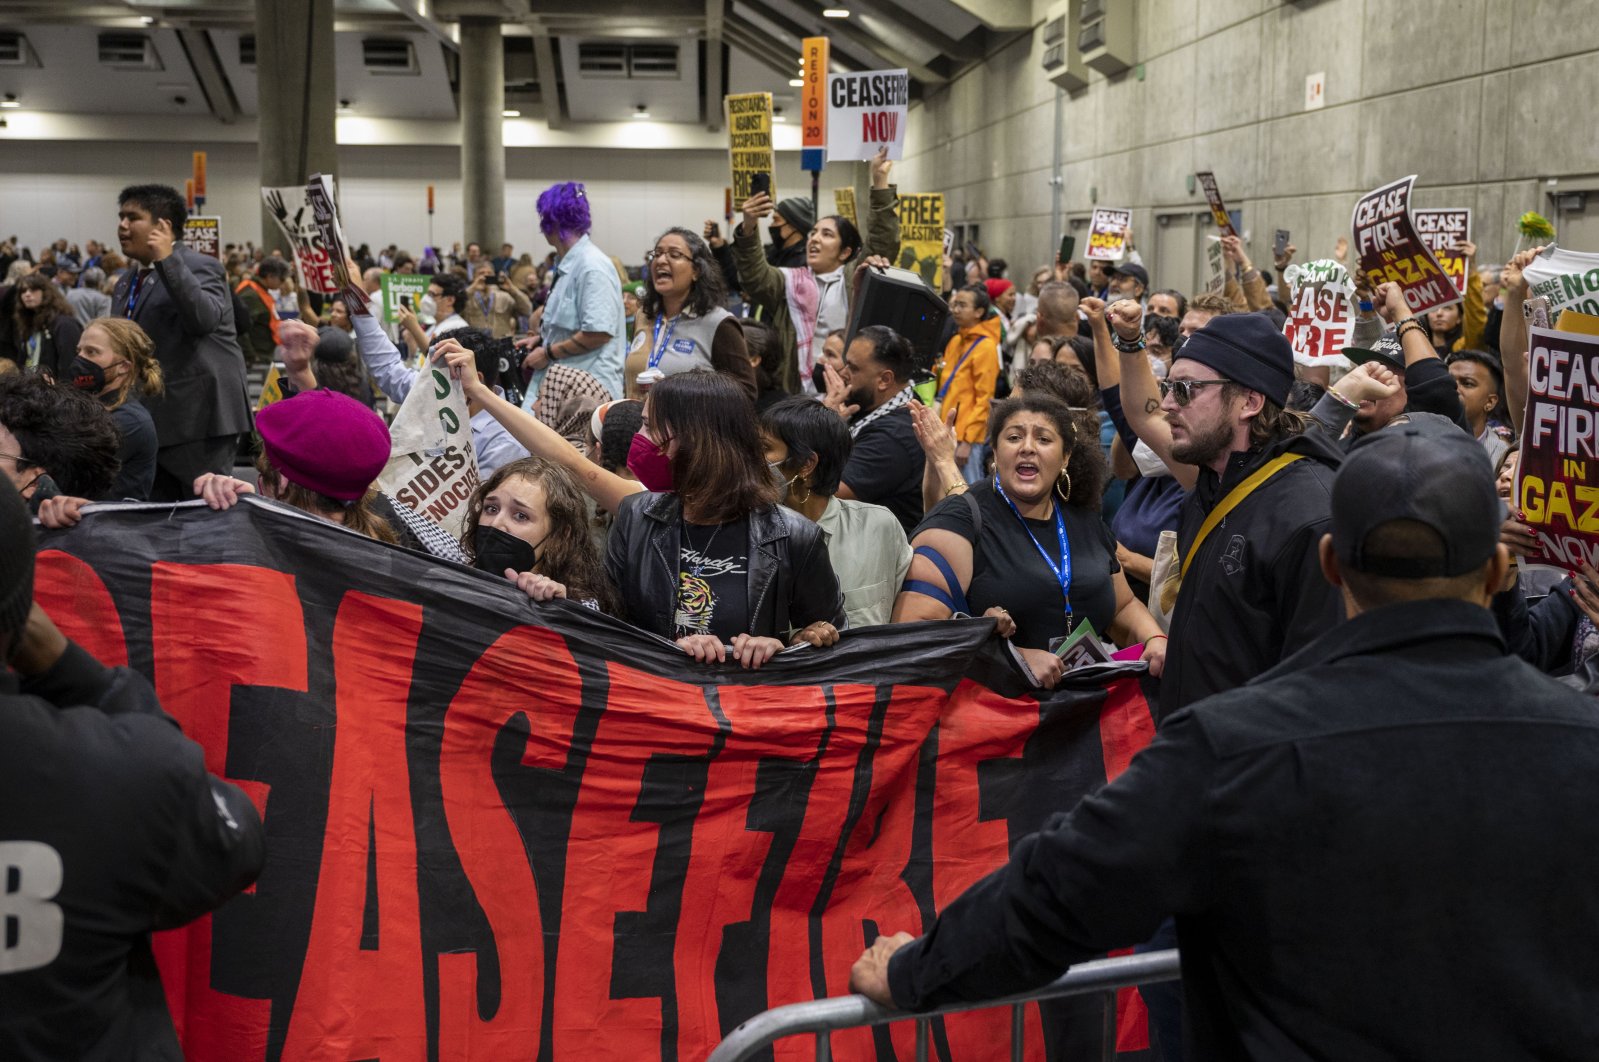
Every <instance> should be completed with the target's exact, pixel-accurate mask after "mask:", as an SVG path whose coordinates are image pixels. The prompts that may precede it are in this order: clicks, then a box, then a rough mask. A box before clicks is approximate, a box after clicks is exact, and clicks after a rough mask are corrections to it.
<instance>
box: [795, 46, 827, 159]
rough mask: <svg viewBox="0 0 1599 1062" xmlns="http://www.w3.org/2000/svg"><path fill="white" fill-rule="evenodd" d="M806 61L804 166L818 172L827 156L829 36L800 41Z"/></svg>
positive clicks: (802, 118) (802, 124) (802, 123)
mask: <svg viewBox="0 0 1599 1062" xmlns="http://www.w3.org/2000/svg"><path fill="white" fill-rule="evenodd" d="M800 55H801V56H802V57H803V58H804V60H805V72H804V73H803V74H801V75H800V78H801V79H802V80H803V81H804V82H805V85H804V87H803V88H801V89H800V144H801V151H800V168H801V169H804V170H810V171H811V172H815V171H817V170H820V169H821V168H822V164H823V163H824V162H825V161H826V158H827V152H826V148H827V55H828V48H827V38H826V37H806V38H805V39H804V40H803V41H801V42H800Z"/></svg>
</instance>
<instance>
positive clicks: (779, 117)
mask: <svg viewBox="0 0 1599 1062" xmlns="http://www.w3.org/2000/svg"><path fill="white" fill-rule="evenodd" d="M772 121H774V122H786V121H788V115H786V114H774V115H772Z"/></svg>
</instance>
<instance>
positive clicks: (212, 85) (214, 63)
mask: <svg viewBox="0 0 1599 1062" xmlns="http://www.w3.org/2000/svg"><path fill="white" fill-rule="evenodd" d="M178 44H179V45H180V46H182V48H183V54H184V57H185V58H186V59H188V61H189V69H190V70H192V71H193V72H194V79H195V80H196V81H198V82H199V83H200V91H201V92H203V93H204V94H205V102H206V104H207V105H208V106H209V107H210V108H211V113H212V114H213V115H215V116H216V120H217V121H219V122H221V123H222V124H223V125H232V124H233V123H234V122H236V121H238V119H239V101H238V100H236V99H234V97H233V87H232V86H231V85H229V84H228V76H227V74H225V73H223V72H222V63H221V61H220V60H219V59H218V58H217V51H216V48H214V47H213V46H212V44H211V37H210V35H209V34H207V33H206V32H204V31H203V30H192V29H180V30H178Z"/></svg>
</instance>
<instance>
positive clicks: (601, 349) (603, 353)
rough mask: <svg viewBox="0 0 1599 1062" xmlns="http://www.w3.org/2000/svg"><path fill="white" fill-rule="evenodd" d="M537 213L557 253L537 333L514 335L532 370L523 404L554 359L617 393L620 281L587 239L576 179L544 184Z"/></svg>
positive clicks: (583, 196)
mask: <svg viewBox="0 0 1599 1062" xmlns="http://www.w3.org/2000/svg"><path fill="white" fill-rule="evenodd" d="M538 212H539V230H540V231H542V232H543V233H544V238H545V239H547V240H549V241H550V245H551V246H552V247H554V248H555V251H556V254H557V255H558V258H557V260H556V263H555V283H554V286H553V287H552V288H551V290H550V298H549V301H548V302H546V303H545V304H544V319H543V321H542V322H541V323H540V325H539V334H538V335H537V336H532V335H529V336H525V337H523V338H522V339H519V340H517V345H518V346H519V347H520V348H521V349H523V350H525V351H527V356H526V357H525V358H524V359H523V361H522V365H523V367H524V368H527V369H531V370H533V377H532V379H531V380H530V381H529V382H528V388H527V399H526V401H525V402H524V404H523V408H525V409H532V407H533V401H534V400H535V399H536V398H537V397H538V393H539V385H540V384H541V383H543V381H544V372H545V370H546V369H547V368H548V367H549V366H550V364H551V363H552V362H555V361H559V362H560V363H561V364H562V365H570V366H571V367H572V368H574V369H581V370H583V371H584V372H587V373H589V374H590V375H592V376H593V377H594V378H595V379H597V380H599V381H600V383H601V384H603V385H604V386H605V388H606V390H608V391H610V392H611V397H612V398H621V397H622V362H623V360H624V359H625V358H626V357H627V342H626V336H627V320H626V317H625V316H624V313H623V310H622V282H621V279H620V278H619V277H618V276H617V273H616V266H615V265H613V264H612V263H611V259H610V256H609V255H607V254H606V253H605V252H604V251H602V250H600V249H599V248H598V247H596V246H595V245H594V242H593V241H592V240H590V239H589V228H590V227H591V224H592V223H591V221H590V217H589V200H588V193H586V192H585V191H584V190H583V186H582V185H581V184H578V183H576V182H574V181H566V182H564V183H562V184H557V185H554V186H552V187H550V188H546V189H545V190H544V192H543V193H542V194H540V196H539V199H538Z"/></svg>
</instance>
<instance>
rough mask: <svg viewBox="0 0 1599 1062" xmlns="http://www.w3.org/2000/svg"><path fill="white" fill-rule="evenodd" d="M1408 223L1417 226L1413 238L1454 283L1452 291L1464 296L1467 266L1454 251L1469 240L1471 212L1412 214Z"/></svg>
mask: <svg viewBox="0 0 1599 1062" xmlns="http://www.w3.org/2000/svg"><path fill="white" fill-rule="evenodd" d="M1410 221H1411V224H1413V225H1415V226H1416V235H1417V236H1420V237H1421V242H1422V243H1424V244H1426V245H1427V250H1429V251H1431V252H1432V256H1433V257H1434V258H1436V259H1438V264H1439V265H1440V266H1442V267H1443V271H1444V272H1445V273H1446V274H1447V275H1448V277H1449V279H1450V281H1452V282H1453V283H1454V285H1455V290H1456V291H1457V292H1459V293H1460V294H1462V295H1464V294H1465V293H1466V268H1467V265H1468V263H1467V261H1466V258H1465V256H1464V255H1460V254H1456V253H1455V250H1454V249H1455V247H1457V246H1458V245H1460V244H1462V243H1466V242H1468V241H1470V239H1471V210H1470V209H1469V208H1467V207H1446V208H1442V209H1437V208H1429V209H1418V210H1412V211H1411V212H1410Z"/></svg>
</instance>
